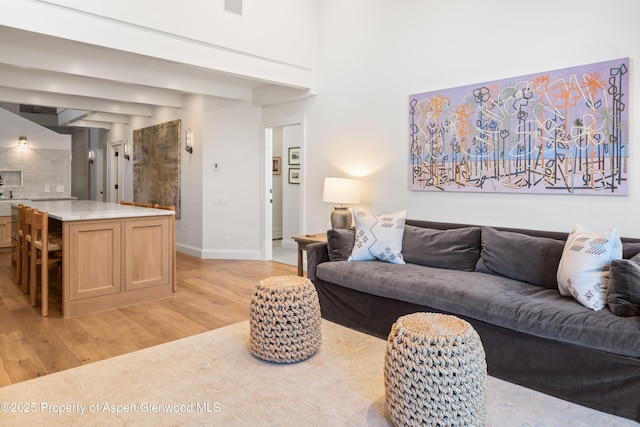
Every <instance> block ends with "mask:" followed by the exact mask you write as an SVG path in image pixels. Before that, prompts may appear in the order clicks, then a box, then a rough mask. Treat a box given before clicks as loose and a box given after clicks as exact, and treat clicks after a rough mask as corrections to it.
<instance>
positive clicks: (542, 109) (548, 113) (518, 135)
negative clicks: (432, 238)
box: [408, 58, 629, 195]
mask: <svg viewBox="0 0 640 427" xmlns="http://www.w3.org/2000/svg"><path fill="white" fill-rule="evenodd" d="M628 71H629V58H623V59H617V60H613V61H607V62H600V63H595V64H589V65H584V66H579V67H573V68H566V69H562V70H556V71H548V72H542V73H536V74H531V75H527V76H522V77H514V78H507V79H503V80H496V81H492V82H487V83H481V84H474V85H469V86H462V87H457V88H451V89H444V90H438V91H433V92H425V93H420V94H416V95H411V96H410V97H409V124H410V125H409V126H410V136H409V167H408V169H409V189H410V190H423V191H470V192H511V193H545V194H611V195H626V194H627V193H628V191H627V183H628V180H627V173H628V170H627V165H628V158H629V140H628V123H629V105H628V100H629V72H628Z"/></svg>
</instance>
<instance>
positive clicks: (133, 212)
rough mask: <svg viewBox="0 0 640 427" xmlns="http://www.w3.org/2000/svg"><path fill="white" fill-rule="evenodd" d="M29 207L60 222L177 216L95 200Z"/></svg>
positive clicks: (62, 201)
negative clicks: (46, 213)
mask: <svg viewBox="0 0 640 427" xmlns="http://www.w3.org/2000/svg"><path fill="white" fill-rule="evenodd" d="M29 206H31V207H33V208H37V209H38V210H40V211H43V212H48V213H49V218H55V219H58V220H60V221H81V220H89V219H113V218H131V217H147V216H163V215H174V214H175V212H174V211H168V210H164V209H152V208H142V207H138V206H128V205H121V204H119V203H104V202H96V201H93V200H55V201H46V202H32V203H29Z"/></svg>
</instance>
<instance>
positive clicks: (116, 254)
mask: <svg viewBox="0 0 640 427" xmlns="http://www.w3.org/2000/svg"><path fill="white" fill-rule="evenodd" d="M121 245H122V223H121V222H120V221H103V222H93V221H92V222H79V223H75V224H70V225H69V244H68V247H66V248H64V252H65V256H68V257H69V299H70V300H71V301H74V300H80V299H84V298H92V297H97V296H101V295H108V294H115V293H118V292H120V291H121V288H122V277H121V262H122V246H121Z"/></svg>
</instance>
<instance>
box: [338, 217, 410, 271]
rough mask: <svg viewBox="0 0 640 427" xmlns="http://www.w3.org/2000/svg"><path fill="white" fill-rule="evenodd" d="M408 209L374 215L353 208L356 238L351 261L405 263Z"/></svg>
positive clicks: (350, 257)
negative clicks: (403, 251)
mask: <svg viewBox="0 0 640 427" xmlns="http://www.w3.org/2000/svg"><path fill="white" fill-rule="evenodd" d="M406 215H407V211H406V210H404V211H400V212H395V213H390V214H385V215H374V214H371V213H369V212H367V211H364V210H362V209H358V208H354V209H353V218H354V219H355V222H356V239H355V243H354V245H353V250H352V251H351V256H349V261H371V260H375V259H379V260H380V261H387V262H390V263H392V264H405V261H404V258H403V257H402V237H403V235H404V223H405V217H406Z"/></svg>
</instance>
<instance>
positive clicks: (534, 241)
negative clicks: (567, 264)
mask: <svg viewBox="0 0 640 427" xmlns="http://www.w3.org/2000/svg"><path fill="white" fill-rule="evenodd" d="M481 240H482V251H481V252H480V260H479V261H478V265H477V266H476V271H479V272H482V273H492V274H499V275H501V276H505V277H509V278H511V279H516V280H522V281H523V282H527V283H531V284H533V285H537V286H542V287H545V288H549V289H557V288H558V281H557V278H556V276H557V271H558V264H560V258H561V257H562V251H563V249H564V243H565V242H563V241H561V240H555V239H550V238H547V237H534V236H529V235H527V234H522V233H515V232H511V231H499V230H496V229H495V228H492V227H482V239H481Z"/></svg>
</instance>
